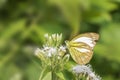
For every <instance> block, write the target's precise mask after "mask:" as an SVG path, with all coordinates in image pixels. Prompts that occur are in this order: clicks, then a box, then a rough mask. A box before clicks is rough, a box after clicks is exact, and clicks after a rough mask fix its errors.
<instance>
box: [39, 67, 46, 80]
mask: <svg viewBox="0 0 120 80" xmlns="http://www.w3.org/2000/svg"><path fill="white" fill-rule="evenodd" d="M45 70H46V68H43V70H42V71H41V73H40V77H39V80H42V78H43V74H44V72H45Z"/></svg>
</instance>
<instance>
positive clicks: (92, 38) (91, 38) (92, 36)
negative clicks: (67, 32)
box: [71, 33, 99, 49]
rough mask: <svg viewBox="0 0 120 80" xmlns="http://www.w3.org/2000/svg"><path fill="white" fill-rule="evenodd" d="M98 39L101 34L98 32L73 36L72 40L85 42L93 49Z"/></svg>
mask: <svg viewBox="0 0 120 80" xmlns="http://www.w3.org/2000/svg"><path fill="white" fill-rule="evenodd" d="M98 39H99V35H98V34H97V33H84V34H80V35H78V36H77V37H75V38H73V39H72V40H71V42H83V43H85V44H87V45H89V46H90V47H91V48H92V49H93V48H94V46H95V44H96V40H98Z"/></svg>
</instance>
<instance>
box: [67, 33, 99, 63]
mask: <svg viewBox="0 0 120 80" xmlns="http://www.w3.org/2000/svg"><path fill="white" fill-rule="evenodd" d="M98 38H99V35H98V34H96V33H85V34H81V35H78V36H77V37H75V38H73V39H72V40H71V41H70V42H69V47H68V49H69V51H70V54H71V56H72V58H73V60H74V61H75V62H77V63H78V64H86V63H88V62H89V61H90V59H91V58H92V55H93V48H94V46H95V44H96V42H95V41H96V40H98Z"/></svg>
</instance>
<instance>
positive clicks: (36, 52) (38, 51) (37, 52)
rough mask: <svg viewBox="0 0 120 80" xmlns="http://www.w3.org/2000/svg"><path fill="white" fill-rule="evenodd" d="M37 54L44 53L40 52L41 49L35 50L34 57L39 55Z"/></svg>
mask: <svg viewBox="0 0 120 80" xmlns="http://www.w3.org/2000/svg"><path fill="white" fill-rule="evenodd" d="M39 53H44V51H43V50H41V49H39V48H37V49H36V50H35V55H36V56H37V55H39Z"/></svg>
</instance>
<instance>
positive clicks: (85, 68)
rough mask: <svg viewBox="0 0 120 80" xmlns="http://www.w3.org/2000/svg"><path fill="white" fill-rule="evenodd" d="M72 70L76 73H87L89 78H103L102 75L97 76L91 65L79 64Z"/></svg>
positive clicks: (94, 79)
mask: <svg viewBox="0 0 120 80" xmlns="http://www.w3.org/2000/svg"><path fill="white" fill-rule="evenodd" d="M72 70H73V72H74V73H76V74H85V75H86V74H87V75H88V77H87V80H101V77H99V76H97V75H96V74H95V72H93V71H92V69H91V65H77V66H75V67H73V68H72Z"/></svg>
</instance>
